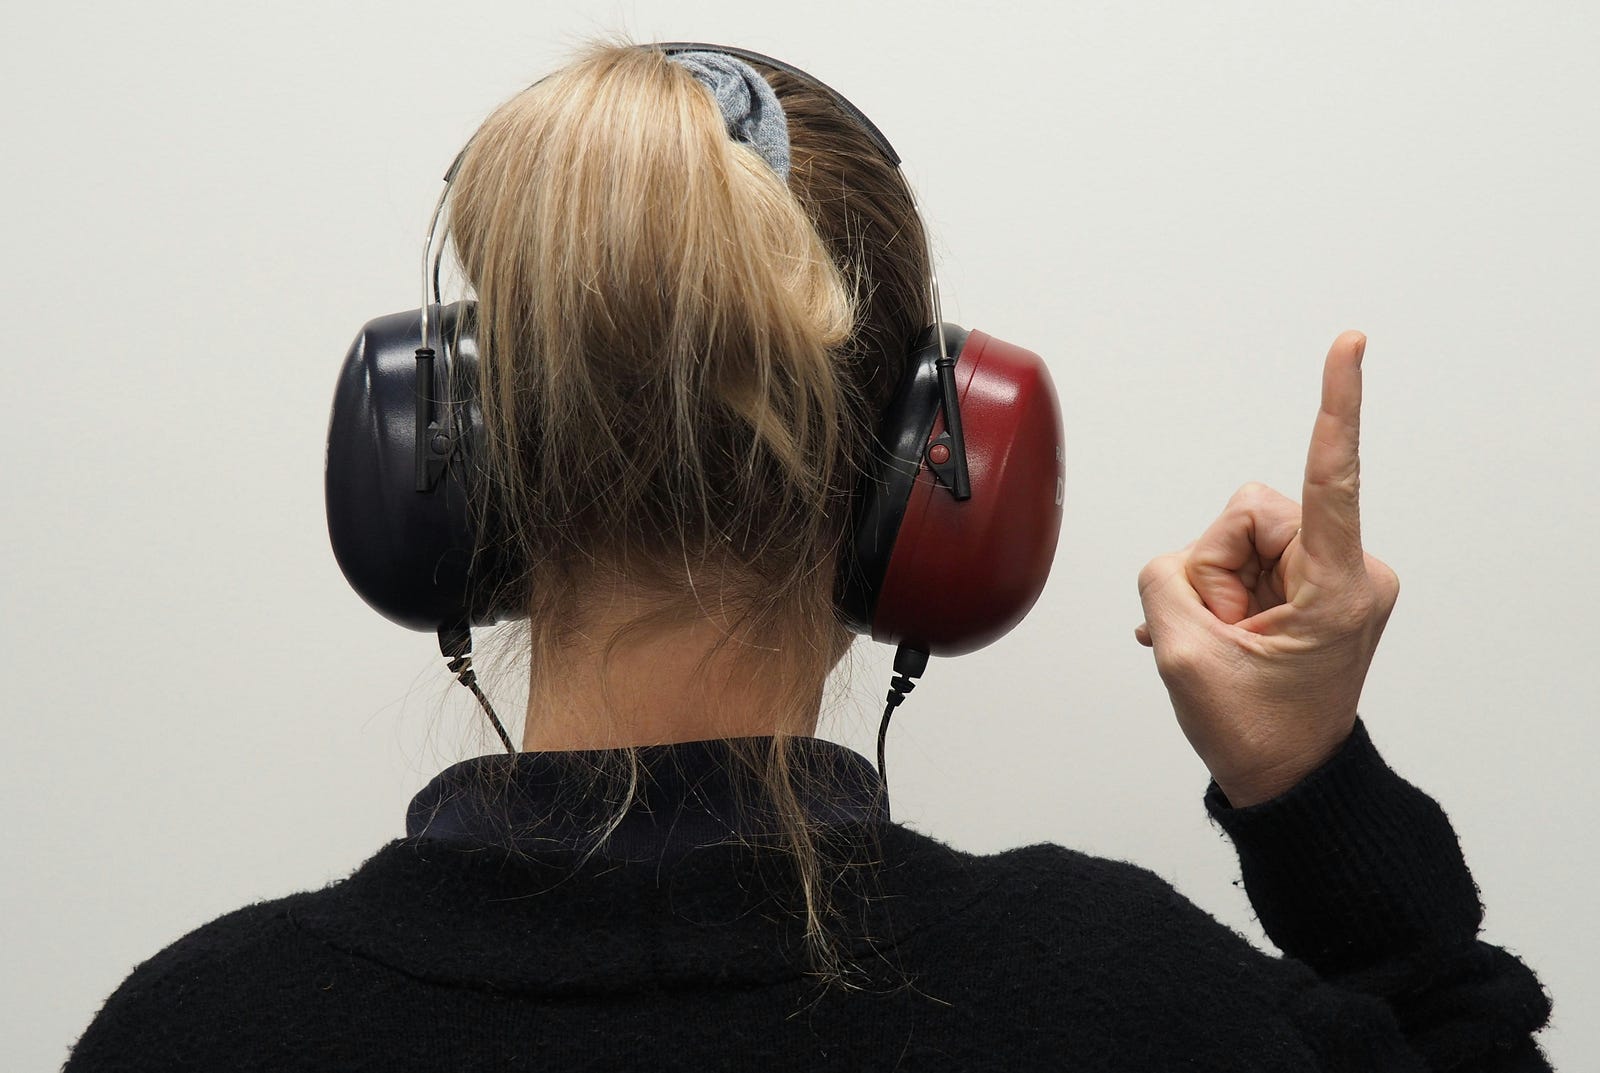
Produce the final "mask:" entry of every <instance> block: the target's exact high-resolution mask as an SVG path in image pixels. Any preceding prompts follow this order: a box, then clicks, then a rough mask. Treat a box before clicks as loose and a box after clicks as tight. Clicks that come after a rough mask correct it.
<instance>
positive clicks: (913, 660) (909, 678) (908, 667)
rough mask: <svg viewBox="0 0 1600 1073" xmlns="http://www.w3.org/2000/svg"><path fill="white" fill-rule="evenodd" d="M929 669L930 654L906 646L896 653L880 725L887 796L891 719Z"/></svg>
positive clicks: (880, 771) (880, 756) (881, 767)
mask: <svg viewBox="0 0 1600 1073" xmlns="http://www.w3.org/2000/svg"><path fill="white" fill-rule="evenodd" d="M927 669H928V654H927V653H926V652H923V651H921V650H919V649H915V648H912V647H910V646H909V645H906V644H901V645H900V647H899V648H897V649H895V651H894V678H893V680H892V681H890V683H889V696H888V698H887V699H886V703H885V704H884V708H883V722H881V723H879V724H878V779H879V780H880V781H881V782H882V783H883V792H884V795H885V796H888V793H889V772H888V768H887V765H886V764H885V763H884V745H885V744H886V743H887V741H888V738H889V717H890V716H891V715H893V714H894V710H895V709H896V708H898V707H900V703H901V702H902V701H904V700H905V699H906V694H907V693H910V692H911V691H912V690H913V689H915V688H917V682H916V680H917V679H918V678H920V677H922V672H923V671H925V670H927Z"/></svg>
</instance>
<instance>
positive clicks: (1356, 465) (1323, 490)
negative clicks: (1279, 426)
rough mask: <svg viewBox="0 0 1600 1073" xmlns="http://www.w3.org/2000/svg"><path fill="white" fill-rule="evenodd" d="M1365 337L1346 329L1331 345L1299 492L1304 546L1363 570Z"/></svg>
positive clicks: (1336, 563)
mask: <svg viewBox="0 0 1600 1073" xmlns="http://www.w3.org/2000/svg"><path fill="white" fill-rule="evenodd" d="M1366 349H1367V337H1366V336H1365V335H1363V334H1362V333H1360V332H1356V331H1348V332H1343V333H1341V334H1340V335H1339V338H1337V339H1335V340H1334V341H1333V346H1332V347H1330V348H1329V349H1328V360H1327V362H1326V363H1325V364H1324V365H1323V368H1322V407H1321V409H1319V410H1318V411H1317V422H1316V425H1315V427H1314V428H1313V429H1312V431H1311V450H1310V452H1309V453H1308V454H1307V455H1306V483H1305V491H1304V494H1303V495H1302V496H1301V504H1300V508H1301V515H1302V517H1301V522H1300V525H1301V532H1300V545H1301V547H1303V548H1304V549H1305V551H1306V553H1307V554H1309V555H1310V556H1311V558H1312V559H1315V560H1317V561H1319V562H1323V563H1327V564H1329V565H1332V566H1342V567H1345V568H1348V569H1365V566H1364V563H1365V559H1364V557H1363V555H1362V551H1361V496H1360V492H1361V357H1362V355H1363V354H1364V353H1365V352H1366Z"/></svg>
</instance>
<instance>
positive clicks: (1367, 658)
mask: <svg viewBox="0 0 1600 1073" xmlns="http://www.w3.org/2000/svg"><path fill="white" fill-rule="evenodd" d="M1366 345H1367V339H1366V336H1364V335H1362V334H1361V333H1360V332H1354V331H1350V332H1345V333H1343V334H1342V335H1340V336H1339V338H1337V339H1335V340H1334V342H1333V346H1332V348H1330V349H1329V351H1328V358H1327V363H1326V364H1325V365H1324V367H1323V372H1322V407H1321V409H1320V410H1319V411H1318V413H1317V420H1316V424H1315V426H1314V427H1313V429H1312V433H1311V450H1310V452H1309V454H1308V455H1307V457H1306V477H1305V488H1304V491H1303V498H1304V507H1303V508H1302V506H1301V504H1299V503H1296V502H1294V501H1293V500H1292V499H1289V498H1287V497H1285V496H1283V495H1281V494H1279V493H1278V492H1276V491H1274V490H1272V489H1271V488H1268V487H1267V486H1266V485H1264V484H1257V483H1251V484H1247V485H1245V486H1244V487H1242V488H1240V489H1239V490H1238V491H1237V492H1236V493H1234V496H1233V498H1232V499H1230V500H1229V501H1228V505H1227V508H1226V509H1225V510H1224V511H1223V512H1222V515H1221V516H1220V517H1219V518H1218V519H1217V520H1216V521H1215V522H1213V523H1212V525H1211V528H1209V529H1207V530H1206V531H1205V532H1204V533H1203V534H1201V536H1200V539H1198V540H1196V541H1194V542H1193V543H1192V544H1189V545H1188V546H1187V547H1185V548H1183V549H1182V550H1181V551H1176V552H1172V553H1170V554H1167V555H1160V556H1157V557H1156V558H1154V559H1152V560H1150V562H1148V563H1146V564H1145V567H1144V569H1143V570H1141V571H1140V572H1139V600H1140V602H1141V603H1142V604H1143V605H1144V614H1145V622H1144V623H1143V624H1142V625H1140V626H1139V627H1138V628H1136V629H1135V630H1134V636H1135V638H1136V639H1137V640H1138V641H1139V643H1140V644H1143V645H1147V646H1150V647H1152V648H1153V649H1154V650H1155V660H1156V670H1157V671H1158V672H1159V673H1160V675H1161V680H1162V681H1163V682H1164V683H1165V684H1166V687H1167V693H1168V694H1169V696H1170V697H1171V698H1172V708H1173V711H1174V712H1176V713H1177V717H1178V725H1179V726H1181V727H1182V728H1183V732H1184V735H1185V736H1186V737H1187V738H1188V739H1189V744H1190V745H1192V746H1193V747H1194V750H1195V752H1197V753H1199V754H1200V758H1201V759H1202V760H1203V761H1205V764H1206V767H1207V768H1209V769H1210V771H1211V775H1212V777H1213V778H1214V779H1216V780H1217V785H1218V786H1219V787H1221V789H1222V792H1223V793H1224V794H1226V795H1227V797H1228V801H1229V803H1230V804H1232V805H1233V806H1234V807H1235V808H1242V807H1244V806H1247V805H1252V804H1256V803H1258V802H1261V801H1265V800H1267V799H1268V798H1271V797H1275V796H1277V795H1278V794H1281V793H1282V792H1284V791H1285V790H1287V789H1289V788H1290V787H1292V786H1294V785H1295V784H1296V783H1297V782H1299V781H1300V780H1301V779H1303V778H1305V776H1306V775H1308V774H1310V773H1311V772H1312V771H1314V770H1316V769H1317V768H1318V767H1320V766H1321V765H1322V764H1323V763H1324V762H1325V761H1326V760H1327V759H1328V758H1329V757H1331V756H1332V755H1333V754H1334V753H1335V752H1336V751H1337V750H1338V749H1339V746H1340V745H1342V744H1343V743H1344V742H1345V740H1346V739H1347V738H1349V736H1350V732H1351V730H1352V729H1353V728H1354V726H1355V720H1356V703H1357V701H1358V700H1359V699H1360V697H1361V687H1362V685H1363V684H1364V683H1365V681H1366V677H1367V669H1368V667H1370V666H1371V664H1372V656H1373V653H1374V652H1375V651H1376V650H1377V647H1378V639H1379V637H1381V636H1382V634H1383V628H1384V626H1385V625H1386V624H1387V623H1388V621H1389V614H1390V612H1391V611H1393V610H1394V605H1395V600H1396V599H1397V598H1398V597H1399V595H1400V579H1399V578H1398V577H1396V576H1395V572H1394V571H1393V570H1391V569H1389V567H1388V566H1386V565H1385V564H1384V563H1383V562H1381V561H1380V560H1378V559H1376V558H1374V557H1373V556H1371V555H1368V554H1367V553H1366V552H1365V551H1364V550H1363V549H1362V547H1361V508H1360V494H1359V493H1360V487H1361V460H1360V438H1361V359H1362V355H1363V353H1364V351H1365V350H1366Z"/></svg>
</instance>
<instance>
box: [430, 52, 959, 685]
mask: <svg viewBox="0 0 1600 1073" xmlns="http://www.w3.org/2000/svg"><path fill="white" fill-rule="evenodd" d="M762 73H763V74H765V75H767V76H768V79H769V81H770V83H771V84H772V86H773V88H774V90H775V91H776V92H777V94H778V97H779V100H780V101H781V103H782V105H783V109H784V112H785V115H786V117H787V120H788V128H789V137H790V142H791V162H792V163H791V173H790V176H789V180H788V183H787V185H786V184H785V183H784V182H783V180H782V179H780V178H779V177H778V175H777V174H776V173H774V172H773V171H772V169H771V168H770V167H769V166H768V165H767V164H766V163H765V162H764V161H763V160H762V159H761V158H760V157H759V156H757V155H756V154H755V152H753V151H752V150H751V149H749V148H747V147H745V146H742V145H739V144H738V143H736V142H734V141H733V140H731V139H730V138H729V137H728V136H727V134H726V131H725V128H724V122H723V118H722V116H721V114H720V113H719V111H718V110H717V107H716V105H715V103H714V102H713V100H712V97H711V94H710V93H709V92H708V91H707V89H706V88H705V87H704V86H702V85H701V84H700V83H699V82H697V81H696V80H695V78H694V77H693V76H692V75H691V74H690V73H689V72H688V71H687V70H686V69H685V68H684V67H682V66H680V65H679V64H677V63H675V62H673V61H672V60H671V59H669V58H668V57H667V55H666V54H665V53H663V52H661V51H659V50H655V49H648V48H636V47H628V46H600V47H596V48H593V49H591V50H590V51H589V52H588V53H587V54H585V55H584V56H583V57H582V58H580V59H579V60H578V62H576V63H574V64H572V65H570V66H569V67H567V68H565V69H563V70H561V71H559V72H557V73H555V74H553V75H551V76H549V77H548V78H546V79H544V80H543V81H541V82H539V83H538V84H537V85H535V86H533V87H531V88H529V89H527V90H525V91H523V92H522V93H520V94H518V95H517V96H516V97H514V98H512V99H511V100H510V101H508V102H507V103H506V104H504V105H502V106H501V107H500V108H499V109H497V110H496V111H495V112H494V113H493V114H492V115H491V116H490V117H489V119H488V120H486V121H485V123H484V124H483V126H482V127H481V128H480V129H479V131H478V132H477V134H476V135H475V136H474V138H473V140H472V143H471V144H470V146H469V147H468V150H467V152H466V154H465V156H464V158H463V160H462V164H461V167H460V170H459V172H458V174H457V177H456V180H455V184H454V187H453V193H452V198H453V202H452V215H451V221H452V222H451V235H452V237H453V239H454V241H455V244H456V248H457V251H458V255H459V257H460V260H461V263H462V267H463V270H464V272H465V275H466V277H467V279H468V280H469V282H470V283H471V284H472V286H473V289H474V290H475V292H476V297H477V299H478V315H479V319H480V324H479V327H478V338H479V344H480V349H481V351H482V355H483V357H482V363H481V367H480V368H481V376H482V381H483V382H482V385H481V386H482V394H481V396H480V398H481V399H482V402H483V406H484V417H485V429H486V439H487V445H488V448H489V464H490V472H491V473H492V481H491V485H492V487H493V489H494V491H495V493H496V494H497V496H498V497H499V499H498V502H497V504H496V506H497V508H498V510H499V513H500V514H501V515H502V517H503V518H504V519H505V523H506V524H505V525H503V526H502V527H501V531H502V532H506V533H507V534H508V539H510V540H511V541H513V542H514V543H515V544H516V545H517V548H516V550H517V551H518V552H519V553H520V555H519V556H518V558H519V559H520V561H523V562H527V563H530V564H532V565H531V576H529V577H526V578H522V579H519V583H520V584H521V585H522V586H524V590H525V591H526V592H528V593H529V600H528V606H529V609H530V612H531V615H530V621H531V622H532V624H533V627H534V630H535V634H536V637H537V636H538V635H540V634H547V635H548V636H546V637H545V638H544V640H545V641H546V642H547V643H548V644H550V645H559V643H560V641H561V634H562V633H563V631H564V628H566V627H570V626H571V625H572V624H574V623H575V622H577V621H579V619H580V618H581V616H580V615H578V614H575V613H574V612H575V611H576V610H577V609H576V608H575V607H574V606H573V605H574V603H575V602H579V603H581V601H582V594H583V592H584V591H585V590H586V589H587V588H588V587H589V586H590V585H592V584H594V583H596V582H601V581H610V580H612V579H615V578H618V577H620V578H622V579H624V580H625V581H626V582H627V583H628V584H629V585H631V586H635V587H639V588H642V589H645V590H647V591H650V592H652V593H655V594H658V595H659V596H660V597H661V598H662V603H663V615H662V618H663V620H664V621H665V620H668V619H670V618H671V617H672V613H673V611H674V609H676V610H677V611H681V612H683V613H685V614H703V612H704V609H705V608H706V607H707V606H711V605H712V604H714V605H715V606H716V607H717V608H718V609H719V612H720V613H721V614H722V615H724V616H727V617H728V619H729V623H728V624H729V626H730V628H735V627H736V628H738V629H746V630H751V631H754V632H756V633H758V634H759V635H760V636H762V637H763V638H765V639H766V641H767V643H768V644H771V643H778V644H781V645H782V647H784V648H785V649H788V648H790V647H791V646H796V647H804V646H806V645H808V644H809V645H815V646H819V651H822V652H828V653H833V654H836V653H837V649H838V648H839V646H840V645H841V643H842V639H841V633H842V631H841V629H840V627H838V626H837V625H836V624H835V619H834V616H833V614H832V586H833V572H834V564H835V562H836V560H837V557H838V549H839V545H840V541H841V539H842V537H843V534H844V531H845V526H846V525H847V524H848V518H849V509H848V500H849V496H850V493H851V490H852V488H853V487H854V483H855V478H856V475H857V471H858V467H859V465H860V460H861V458H862V456H863V451H864V450H865V448H866V446H867V443H868V440H869V437H870V435H871V431H872V429H873V427H874V425H875V423H876V420H877V412H878V409H879V407H880V406H881V405H882V403H883V402H884V401H885V399H886V397H887V393H888V392H889V390H890V389H891V388H892V387H893V384H894V382H895V380H896V378H897V377H898V375H899V372H900V368H901V360H902V357H903V355H904V353H905V351H906V349H907V347H908V344H909V341H910V340H911V338H912V337H913V336H914V335H915V334H916V332H917V331H918V330H920V329H921V328H922V327H923V326H924V325H926V324H927V323H928V322H929V320H930V319H931V316H930V313H929V310H928V308H927V307H928V299H927V293H928V291H927V276H928V265H927V256H926V243H925V240H924V237H923V235H922V231H921V225H920V222H919V220H918V218H917V215H916V212H915V209H914V207H913V205H912V204H911V201H910V198H909V196H908V194H907V193H906V191H905V188H904V185H903V183H902V182H901V180H900V178H899V177H898V175H897V174H896V171H895V169H894V167H893V165H892V164H891V163H890V162H889V161H888V160H887V159H885V158H884V156H883V154H882V152H881V151H880V150H879V149H878V148H877V146H876V144H875V143H874V142H873V141H872V140H871V138H870V137H869V136H868V135H867V133H866V132H865V131H864V130H863V129H862V128H861V127H860V126H859V124H857V123H856V122H855V121H854V120H853V119H852V118H851V117H849V116H848V115H846V114H845V113H844V111H843V110H842V109H841V108H840V107H839V106H838V105H837V104H836V103H835V101H834V100H833V98H832V97H831V96H830V95H829V94H827V93H826V92H825V91H822V90H820V89H818V88H816V87H814V86H810V85H807V84H804V83H802V82H801V81H800V80H799V79H796V78H793V77H792V76H788V75H786V74H783V73H778V72H771V71H764V72H762ZM791 634H792V635H794V636H792V637H791V636H789V635H791ZM786 642H787V643H786ZM795 654H798V653H795Z"/></svg>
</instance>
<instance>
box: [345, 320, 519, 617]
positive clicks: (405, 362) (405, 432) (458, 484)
mask: <svg viewBox="0 0 1600 1073" xmlns="http://www.w3.org/2000/svg"><path fill="white" fill-rule="evenodd" d="M472 314H473V309H472V303H469V302H457V303H454V304H452V305H447V306H442V307H440V306H434V307H433V312H432V314H431V315H430V317H429V321H430V323H431V324H433V325H434V326H435V331H434V332H433V333H430V334H432V335H433V336H434V337H435V338H436V339H437V342H436V344H435V345H436V347H437V348H438V350H439V352H440V356H441V358H442V359H443V360H436V361H435V362H434V375H433V398H434V399H435V400H438V403H439V404H440V406H439V408H440V410H441V411H442V410H443V409H445V407H446V405H447V404H448V408H449V411H450V412H449V418H450V420H449V421H448V422H444V421H441V423H445V424H448V425H450V426H451V427H452V428H453V430H454V433H455V434H454V436H453V438H451V439H449V440H446V439H445V435H446V434H445V433H443V432H441V433H439V434H437V435H430V437H429V438H430V440H431V441H432V442H430V443H429V444H427V445H425V447H426V448H427V449H428V451H429V452H430V453H432V454H433V455H434V456H435V457H437V458H438V459H439V461H440V462H441V463H443V467H444V468H443V472H442V474H440V476H439V479H438V480H437V482H436V483H434V484H433V487H432V488H431V489H430V490H429V491H426V492H419V491H417V490H416V489H417V484H416V480H417V479H416V472H417V430H416V420H415V414H416V389H417V359H416V350H417V346H418V343H419V342H420V340H421V331H422V327H421V311H420V310H415V309H414V310H411V311H409V312H405V313H393V314H390V315H389V316H384V317H378V318H376V319H375V320H371V321H368V322H367V324H366V326H365V327H363V328H362V329H361V333H360V334H359V335H358V336H356V340H355V342H354V343H353V344H352V345H351V347H350V352H349V354H348V355H346V357H345V360H344V365H343V367H342V368H341V369H340V371H339V382H338V386H337V388H336V389H335V391H334V396H333V412H332V415H331V416H330V418H329V422H328V453H327V461H326V468H325V473H324V495H325V499H326V504H327V512H328V536H329V538H330V539H331V541H332V543H333V554H334V558H335V559H337V560H338V562H339V568H340V569H341V570H343V571H344V576H345V579H346V580H348V581H349V582H350V585H351V587H352V588H354V589H355V590H356V592H357V593H359V594H360V596H361V598H362V599H364V600H365V601H366V602H367V603H368V604H370V605H371V606H372V608H373V610H375V611H377V612H378V613H379V614H381V615H383V616H384V617H385V618H387V619H389V620H391V621H393V622H396V623H398V624H400V625H402V626H405V627H407V628H409V629H413V630H427V631H429V632H432V631H435V630H438V629H439V628H440V627H445V626H450V627H454V626H459V625H487V624H489V623H492V622H493V621H495V620H496V619H497V618H501V617H505V616H504V615H503V614H501V615H497V614H496V613H495V609H494V608H492V607H491V606H490V603H489V601H490V597H491V596H492V594H493V592H494V590H495V588H496V586H497V585H498V584H499V583H500V582H501V581H503V580H504V573H503V572H502V569H501V567H502V563H501V562H500V560H499V559H498V558H497V557H496V556H495V555H494V554H493V551H492V549H485V550H484V551H483V552H482V553H481V554H480V555H479V556H478V560H477V561H476V562H474V561H473V554H474V548H475V545H476V543H477V541H476V532H475V524H474V515H473V511H472V510H471V508H470V506H469V498H470V496H471V495H472V493H473V490H474V487H475V486H476V485H477V484H478V483H479V482H478V481H477V480H476V474H475V470H474V459H475V457H476V455H477V451H476V447H477V444H478V442H479V439H478V437H479V436H480V435H481V429H482V420H481V417H480V415H479V411H478V407H477V405H476V402H475V394H476V393H475V377H476V373H477V349H476V347H475V345H474V342H473V336H472V327H473V325H472ZM447 387H448V388H449V389H450V390H446V389H447ZM452 399H453V400H454V402H453V403H447V400H452ZM491 543H492V542H491Z"/></svg>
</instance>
